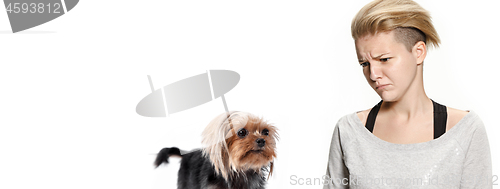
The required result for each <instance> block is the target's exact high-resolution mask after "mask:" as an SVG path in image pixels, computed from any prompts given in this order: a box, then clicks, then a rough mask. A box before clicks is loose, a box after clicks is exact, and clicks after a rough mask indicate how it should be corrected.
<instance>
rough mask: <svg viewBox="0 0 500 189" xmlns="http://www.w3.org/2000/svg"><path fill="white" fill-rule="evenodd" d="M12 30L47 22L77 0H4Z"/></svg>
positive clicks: (65, 10) (69, 7) (28, 27)
mask: <svg viewBox="0 0 500 189" xmlns="http://www.w3.org/2000/svg"><path fill="white" fill-rule="evenodd" d="M3 2H4V4H5V10H6V11H7V15H8V16H9V22H10V26H11V28H12V32H13V33H16V32H20V31H23V30H27V29H30V28H33V27H35V26H39V25H41V24H44V23H47V22H49V21H51V20H54V19H55V18H57V17H59V16H61V15H63V14H65V13H66V12H68V11H70V10H71V9H73V8H74V7H75V6H76V4H78V2H79V0H4V1H3Z"/></svg>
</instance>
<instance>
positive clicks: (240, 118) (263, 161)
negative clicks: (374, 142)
mask: <svg viewBox="0 0 500 189" xmlns="http://www.w3.org/2000/svg"><path fill="white" fill-rule="evenodd" d="M202 137H203V139H202V143H203V144H204V147H203V148H202V149H201V150H195V151H192V152H189V153H186V154H181V151H180V150H179V149H178V148H175V147H173V148H163V149H162V150H161V151H160V152H159V153H158V155H157V157H156V160H155V162H154V165H155V166H156V167H158V166H160V165H161V164H162V163H168V158H169V157H170V156H173V155H175V156H181V157H182V160H181V166H180V169H179V173H178V179H177V188H178V189H202V188H209V189H226V188H228V189H229V188H231V189H264V188H265V184H266V178H265V176H266V174H268V179H269V176H271V175H272V172H273V163H274V159H275V158H276V141H277V140H278V133H277V129H276V128H275V127H274V126H272V125H270V124H268V123H267V122H265V121H263V120H262V119H261V118H258V117H256V116H254V115H252V114H249V113H245V112H235V111H232V112H228V113H223V114H221V115H219V116H217V117H216V118H215V119H213V120H212V121H211V122H210V123H209V124H208V126H207V127H206V128H205V130H204V131H203V134H202Z"/></svg>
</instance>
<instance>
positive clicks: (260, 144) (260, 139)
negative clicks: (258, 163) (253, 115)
mask: <svg viewBox="0 0 500 189" xmlns="http://www.w3.org/2000/svg"><path fill="white" fill-rule="evenodd" d="M255 142H257V146H259V147H264V145H266V140H264V139H263V138H259V139H257V140H255Z"/></svg>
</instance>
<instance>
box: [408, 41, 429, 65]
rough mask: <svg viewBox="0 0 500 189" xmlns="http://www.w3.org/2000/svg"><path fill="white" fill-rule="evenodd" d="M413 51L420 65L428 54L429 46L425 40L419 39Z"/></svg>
mask: <svg viewBox="0 0 500 189" xmlns="http://www.w3.org/2000/svg"><path fill="white" fill-rule="evenodd" d="M411 52H412V54H413V56H415V59H417V64H418V65H420V64H422V63H423V62H424V59H425V56H426V55H427V46H425V43H424V42H423V41H419V42H417V43H415V45H414V46H413V49H412V51H411Z"/></svg>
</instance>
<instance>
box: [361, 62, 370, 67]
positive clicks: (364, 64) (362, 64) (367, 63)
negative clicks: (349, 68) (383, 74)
mask: <svg viewBox="0 0 500 189" xmlns="http://www.w3.org/2000/svg"><path fill="white" fill-rule="evenodd" d="M359 65H360V66H361V67H366V66H368V65H370V63H369V62H363V63H361V64H359Z"/></svg>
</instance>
